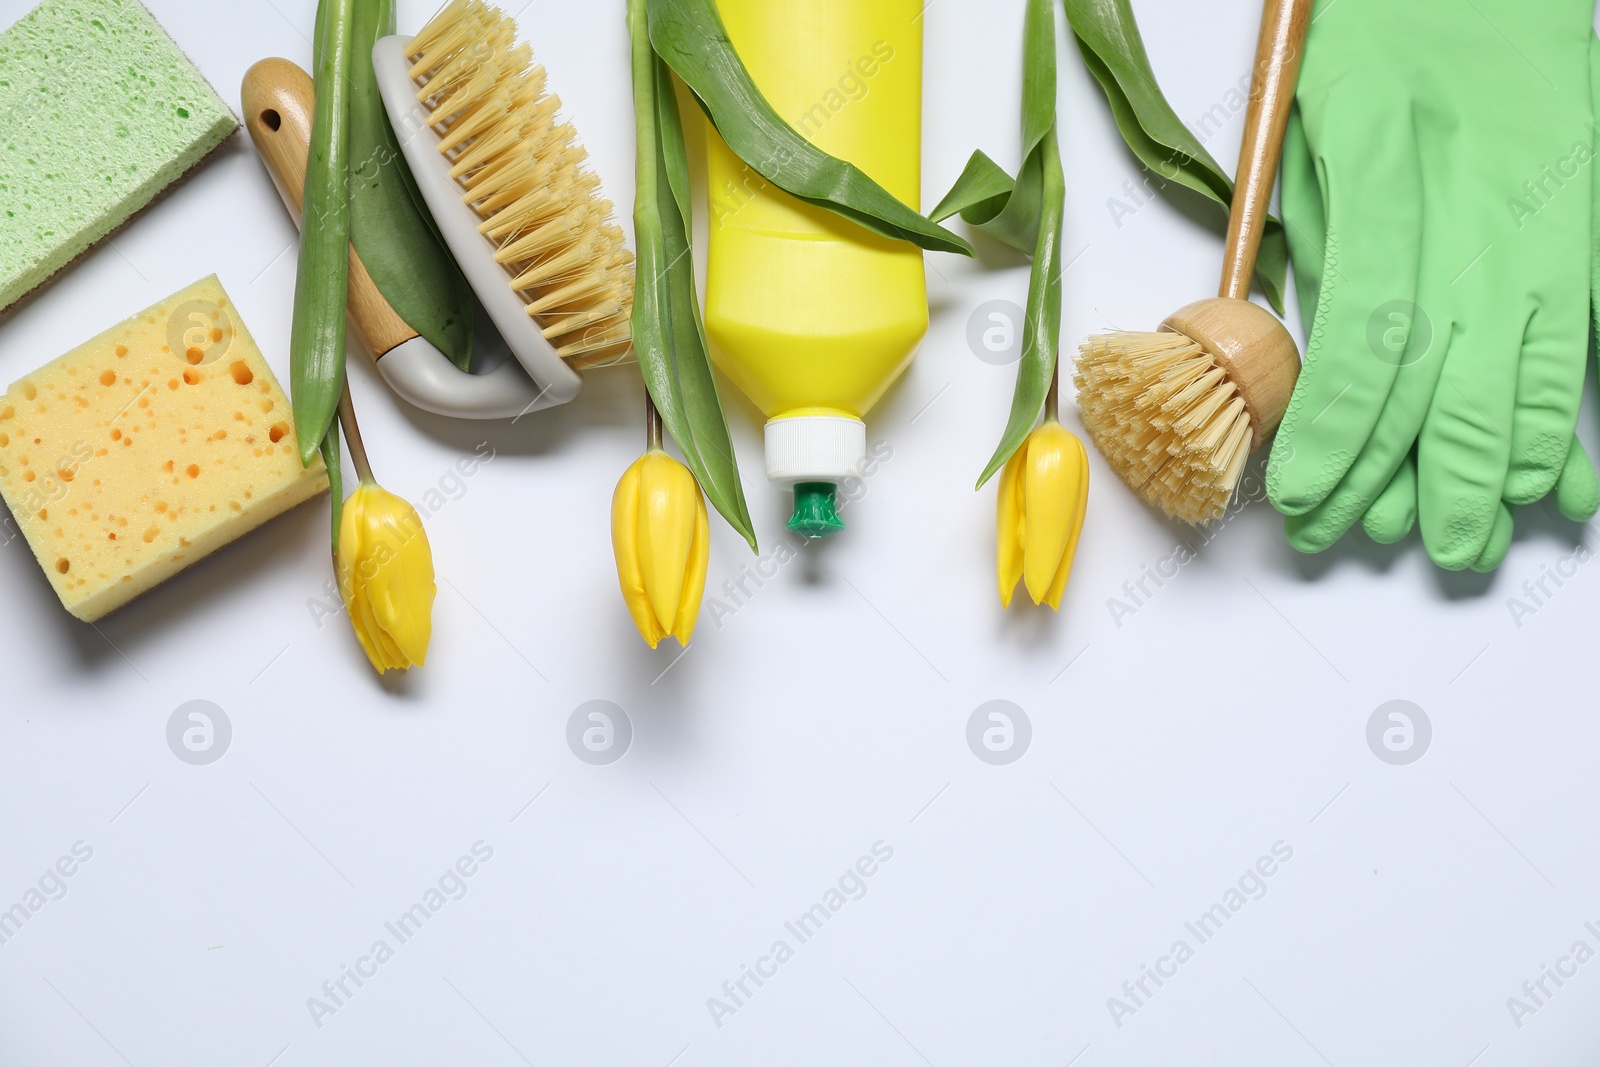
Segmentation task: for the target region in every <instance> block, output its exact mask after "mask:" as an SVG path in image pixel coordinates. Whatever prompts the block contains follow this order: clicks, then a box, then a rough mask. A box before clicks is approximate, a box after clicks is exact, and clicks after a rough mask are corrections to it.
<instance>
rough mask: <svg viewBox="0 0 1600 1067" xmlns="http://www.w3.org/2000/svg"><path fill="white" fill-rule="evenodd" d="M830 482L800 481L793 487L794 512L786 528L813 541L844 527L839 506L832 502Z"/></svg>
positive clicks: (832, 487) (832, 492)
mask: <svg viewBox="0 0 1600 1067" xmlns="http://www.w3.org/2000/svg"><path fill="white" fill-rule="evenodd" d="M834 492H835V488H834V484H833V483H832V482H801V483H800V484H798V485H796V486H795V487H794V514H793V515H792V516H790V518H789V523H788V529H789V530H791V531H793V532H794V533H797V534H799V535H800V536H801V537H804V538H807V539H809V540H812V541H815V540H818V539H819V538H823V537H827V536H828V535H829V534H836V533H838V532H839V531H840V530H842V529H844V520H843V519H841V518H839V508H838V506H837V505H836V504H835V502H834Z"/></svg>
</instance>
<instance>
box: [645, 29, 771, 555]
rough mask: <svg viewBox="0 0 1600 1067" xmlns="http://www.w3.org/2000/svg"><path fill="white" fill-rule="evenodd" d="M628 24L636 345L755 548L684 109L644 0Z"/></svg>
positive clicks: (702, 473) (677, 432)
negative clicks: (715, 363)
mask: <svg viewBox="0 0 1600 1067" xmlns="http://www.w3.org/2000/svg"><path fill="white" fill-rule="evenodd" d="M628 28H629V32H630V35H631V39H632V45H633V99H634V111H635V116H636V122H637V124H638V135H639V149H638V176H637V194H636V196H637V198H636V200H635V201H634V208H633V225H634V242H635V244H636V246H637V255H638V265H637V277H638V281H637V287H636V291H635V295H634V303H633V347H634V351H635V353H636V354H637V355H638V358H639V368H640V370H641V371H642V372H643V374H644V380H645V385H646V387H647V388H648V389H649V390H650V399H651V400H652V401H654V403H655V406H656V410H657V411H658V412H660V414H661V421H662V423H663V424H664V425H665V426H666V428H667V432H668V433H670V434H672V438H673V440H675V441H676V442H677V443H678V447H679V449H681V450H682V452H683V458H684V461H685V462H686V463H687V464H688V465H689V469H690V470H692V471H693V472H694V475H695V478H696V479H697V480H698V481H699V482H700V485H701V488H703V489H704V490H705V493H706V498H707V499H708V500H710V501H711V504H712V506H713V507H715V508H716V509H717V511H718V512H720V513H721V515H722V517H723V518H725V519H727V520H728V524H729V525H731V526H732V527H733V528H734V529H735V530H737V531H738V532H739V533H740V535H741V536H743V537H744V539H745V540H746V541H748V542H749V543H750V548H751V549H752V550H755V549H756V535H755V528H754V524H753V523H752V522H751V521H750V510H749V507H748V506H747V505H746V503H745V498H744V488H743V486H742V485H741V483H740V481H739V462H738V458H737V457H736V456H735V454H734V450H733V440H732V437H731V436H730V435H729V433H728V421H727V418H726V416H725V415H724V414H723V411H722V401H721V400H720V399H719V397H718V395H717V383H716V378H715V376H714V375H713V372H712V369H711V353H710V349H709V347H708V346H707V343H706V332H705V322H704V320H703V319H702V318H701V315H700V299H699V294H698V291H697V289H696V285H695V273H694V256H693V255H692V254H691V250H690V244H689V242H690V234H691V233H692V231H693V223H692V215H691V213H690V206H689V162H688V149H687V148H686V146H685V144H684V138H683V124H682V118H681V116H680V115H679V114H678V102H677V99H676V98H675V97H674V95H673V85H672V72H671V71H670V70H669V69H668V68H667V65H666V63H664V62H663V61H662V60H661V59H660V58H659V57H658V56H657V55H656V53H655V51H654V50H653V49H652V47H651V43H650V36H649V32H648V13H647V11H646V0H628Z"/></svg>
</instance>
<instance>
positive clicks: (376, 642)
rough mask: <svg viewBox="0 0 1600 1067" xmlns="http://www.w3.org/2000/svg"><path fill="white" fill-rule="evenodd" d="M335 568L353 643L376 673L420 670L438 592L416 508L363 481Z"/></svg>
mask: <svg viewBox="0 0 1600 1067" xmlns="http://www.w3.org/2000/svg"><path fill="white" fill-rule="evenodd" d="M334 563H335V569H336V570H337V571H338V574H339V594H340V595H341V596H342V597H343V598H344V606H345V608H346V609H347V610H348V611H349V612H350V622H351V623H352V624H353V625H354V626H355V630H356V638H357V640H359V641H360V642H361V647H362V649H363V650H365V651H366V653H367V658H368V659H369V660H371V661H372V665H373V667H375V668H377V671H378V673H379V674H382V673H384V672H385V671H390V670H397V671H403V670H408V669H410V668H411V667H414V666H415V667H420V666H422V664H423V661H424V660H425V659H427V656H428V640H429V638H431V637H432V636H433V598H434V595H435V594H436V593H437V592H438V587H437V586H435V585H434V582H433V552H432V550H431V549H429V547H428V535H427V534H426V533H425V532H424V531H423V529H422V519H421V518H420V517H419V516H418V515H417V512H416V509H415V508H413V507H412V506H411V505H410V504H408V503H406V502H405V501H404V500H402V499H401V498H400V497H397V496H395V495H394V494H393V493H391V492H388V491H387V490H385V489H381V488H379V487H378V486H377V485H375V484H373V483H371V482H362V483H361V485H360V487H359V488H357V489H356V491H355V492H353V493H351V494H350V498H349V499H348V500H346V501H345V503H344V515H343V517H342V518H341V519H340V522H339V550H338V552H337V554H336V557H335V560H334Z"/></svg>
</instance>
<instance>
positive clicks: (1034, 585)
mask: <svg viewBox="0 0 1600 1067" xmlns="http://www.w3.org/2000/svg"><path fill="white" fill-rule="evenodd" d="M1088 504H1089V455H1088V453H1087V452H1085V451H1084V447H1083V442H1082V441H1080V440H1078V439H1077V438H1076V437H1075V436H1073V434H1072V433H1071V431H1069V430H1068V429H1067V428H1066V427H1065V426H1063V425H1061V423H1059V422H1057V421H1056V420H1055V419H1054V418H1047V419H1045V422H1044V425H1042V426H1040V427H1039V428H1038V429H1037V430H1034V431H1033V433H1031V434H1029V435H1028V439H1027V440H1026V441H1024V442H1023V443H1022V447H1021V448H1019V449H1017V451H1016V454H1015V455H1013V456H1012V457H1011V459H1010V460H1009V461H1007V463H1006V466H1005V470H1004V471H1003V472H1002V473H1001V475H1000V504H999V527H1000V552H999V573H1000V604H1001V606H1002V607H1008V608H1009V607H1010V606H1011V594H1012V593H1013V591H1015V589H1016V587H1017V582H1018V581H1021V582H1023V584H1025V585H1026V586H1027V588H1028V595H1029V596H1031V597H1032V598H1033V602H1034V603H1035V604H1049V605H1050V606H1051V607H1052V608H1054V609H1056V610H1058V611H1059V610H1060V609H1061V595H1062V593H1064V592H1065V591H1066V588H1067V577H1068V576H1069V575H1070V574H1071V573H1072V557H1073V555H1074V554H1076V553H1077V551H1078V535H1079V534H1080V533H1081V532H1082V530H1083V515H1084V511H1085V509H1086V508H1087V507H1088Z"/></svg>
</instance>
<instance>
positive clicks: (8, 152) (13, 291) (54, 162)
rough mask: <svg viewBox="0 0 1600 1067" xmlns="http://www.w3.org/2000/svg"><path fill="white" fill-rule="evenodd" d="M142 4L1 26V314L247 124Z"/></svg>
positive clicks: (69, 6)
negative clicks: (241, 125)
mask: <svg viewBox="0 0 1600 1067" xmlns="http://www.w3.org/2000/svg"><path fill="white" fill-rule="evenodd" d="M238 125H239V124H238V120H237V119H235V118H234V116H233V112H231V111H230V110H228V105H227V104H225V103H223V102H222V98H221V97H219V96H218V95H217V94H216V91H215V90H213V89H212V88H211V86H210V85H208V84H207V83H206V80H205V78H204V77H203V76H202V75H201V73H200V72H199V71H198V70H196V69H195V67H194V64H193V63H190V62H189V60H188V58H187V57H186V56H184V54H183V53H182V52H181V51H179V50H178V46H177V45H176V44H174V43H173V41H172V38H170V37H168V36H167V34H166V31H165V30H163V29H162V28H161V25H160V24H159V23H158V22H156V20H155V18H154V17H153V16H152V15H151V14H150V12H148V11H146V10H145V9H144V7H143V6H142V5H140V4H139V2H138V0H44V2H43V3H41V4H40V5H39V6H38V7H36V8H34V9H33V11H31V12H29V13H28V14H27V15H24V16H23V17H22V20H21V21H20V22H18V23H17V24H16V25H14V26H12V27H11V28H10V29H9V30H7V31H6V32H5V33H3V34H0V311H3V310H9V309H10V307H11V306H12V305H13V304H15V303H16V302H17V301H19V300H21V299H22V298H23V297H24V296H26V295H27V294H28V293H30V292H32V291H33V290H34V289H37V288H38V287H39V286H41V285H43V284H44V283H45V282H46V281H48V280H49V279H50V278H51V277H52V276H53V275H55V274H56V273H57V272H59V271H60V270H61V269H62V268H64V267H66V266H67V265H69V264H70V263H72V262H73V260H75V259H77V258H78V257H79V256H81V255H82V254H83V253H84V252H85V251H87V250H88V249H89V248H91V247H93V246H94V245H95V244H96V243H97V242H99V241H100V240H102V239H103V238H105V237H106V236H107V235H109V234H110V233H112V232H113V231H114V230H116V229H117V228H118V227H119V226H121V225H122V224H123V223H125V222H127V221H128V219H130V218H131V217H133V216H134V215H137V214H138V213H139V212H140V211H142V210H144V208H145V207H147V206H148V205H149V204H150V202H151V201H152V200H154V199H155V198H156V197H158V196H160V195H161V194H162V193H163V192H164V191H165V190H166V189H167V188H168V187H170V186H171V185H173V184H174V183H175V182H177V181H178V180H179V179H181V178H182V177H183V176H184V175H185V174H187V173H188V172H189V171H190V170H192V169H193V168H194V167H195V166H197V165H198V164H199V163H201V162H202V161H203V160H204V159H205V158H206V157H207V156H208V155H210V154H211V152H212V150H214V149H215V148H216V147H217V146H218V145H220V144H221V143H222V142H223V141H224V140H226V139H227V137H228V136H229V134H231V133H232V132H233V131H234V130H235V129H237V128H238Z"/></svg>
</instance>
